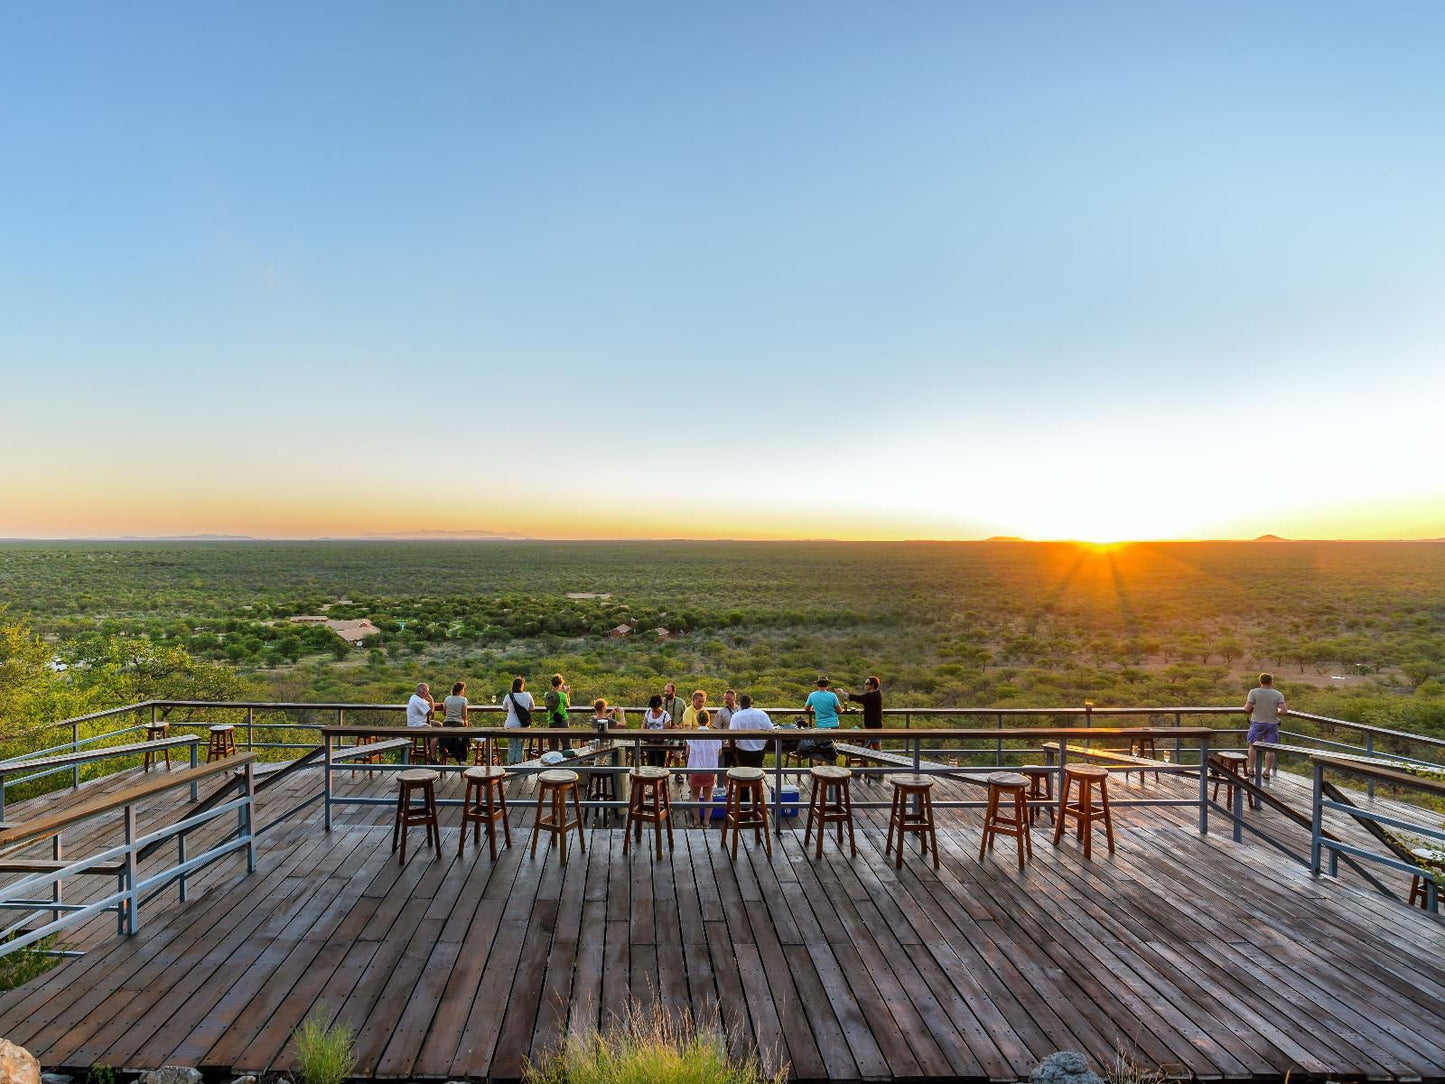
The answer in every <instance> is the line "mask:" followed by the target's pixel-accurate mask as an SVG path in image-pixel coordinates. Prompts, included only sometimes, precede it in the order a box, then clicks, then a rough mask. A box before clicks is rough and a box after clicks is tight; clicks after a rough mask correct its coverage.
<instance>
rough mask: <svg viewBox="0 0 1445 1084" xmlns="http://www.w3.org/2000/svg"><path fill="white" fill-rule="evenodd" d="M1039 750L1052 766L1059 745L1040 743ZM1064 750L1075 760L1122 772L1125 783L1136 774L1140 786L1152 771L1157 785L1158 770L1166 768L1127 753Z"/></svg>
mask: <svg viewBox="0 0 1445 1084" xmlns="http://www.w3.org/2000/svg"><path fill="white" fill-rule="evenodd" d="M1040 748H1042V749H1043V750H1044V752H1045V753H1046V754H1047V755H1048V759H1049V763H1050V764H1053V763H1054V762H1055V761H1056V759H1057V758H1058V755H1059V743H1058V742H1056V741H1046V742H1042V743H1040ZM1064 750H1065V752H1066V753H1067V754H1068V755H1069V756H1070V757H1071V758H1073V759H1075V760H1093V761H1097V762H1099V763H1100V764H1103V765H1104V766H1105V767H1108V768H1118V769H1119V770H1121V771H1123V773H1124V779H1125V781H1126V782H1127V781H1128V779H1129V776H1130V775H1131V774H1132V773H1133V772H1138V773H1139V783H1140V785H1141V786H1142V785H1143V783H1144V775H1145V773H1146V772H1148V771H1150V770H1153V771H1154V781H1155V782H1156V783H1157V782H1158V781H1159V772H1158V769H1160V768H1163V767H1165V766H1166V765H1165V763H1164V762H1163V761H1162V760H1150V759H1149V758H1148V757H1136V756H1131V755H1130V754H1128V753H1121V752H1119V751H1118V750H1117V749H1090V748H1085V747H1084V746H1082V745H1068V746H1065V747H1064Z"/></svg>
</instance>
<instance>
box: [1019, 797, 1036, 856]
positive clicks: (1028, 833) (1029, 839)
mask: <svg viewBox="0 0 1445 1084" xmlns="http://www.w3.org/2000/svg"><path fill="white" fill-rule="evenodd" d="M1014 816H1015V817H1017V818H1018V821H1019V831H1020V832H1021V833H1022V835H1023V849H1024V850H1025V851H1027V852H1028V857H1029V861H1030V862H1032V861H1033V860H1034V834H1033V829H1032V827H1031V826H1030V825H1029V800H1028V798H1027V796H1025V794H1024V792H1023V791H1021V790H1020V791H1015V792H1014ZM1023 868H1024V864H1023V858H1022V856H1020V858H1019V869H1020V870H1022V869H1023Z"/></svg>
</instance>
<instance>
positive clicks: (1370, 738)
mask: <svg viewBox="0 0 1445 1084" xmlns="http://www.w3.org/2000/svg"><path fill="white" fill-rule="evenodd" d="M1374 755H1375V735H1373V734H1370V733H1366V734H1365V756H1367V757H1372V756H1374ZM1365 794H1366V795H1368V796H1369V799H1370V800H1371V801H1374V800H1375V781H1374V780H1373V779H1367V780H1365Z"/></svg>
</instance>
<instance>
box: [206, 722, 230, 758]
mask: <svg viewBox="0 0 1445 1084" xmlns="http://www.w3.org/2000/svg"><path fill="white" fill-rule="evenodd" d="M235 753H236V728H235V727H233V726H232V725H231V724H230V723H221V724H219V725H217V726H213V727H211V740H210V743H209V744H208V745H207V746H206V763H207V764H209V763H210V762H211V761H213V760H224V759H225V758H226V757H229V756H234V755H235Z"/></svg>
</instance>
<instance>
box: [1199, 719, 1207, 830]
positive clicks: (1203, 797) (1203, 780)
mask: <svg viewBox="0 0 1445 1084" xmlns="http://www.w3.org/2000/svg"><path fill="white" fill-rule="evenodd" d="M1199 834H1200V835H1201V836H1205V835H1208V834H1209V735H1208V734H1205V735H1203V736H1202V737H1201V738H1200V739H1199Z"/></svg>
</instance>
